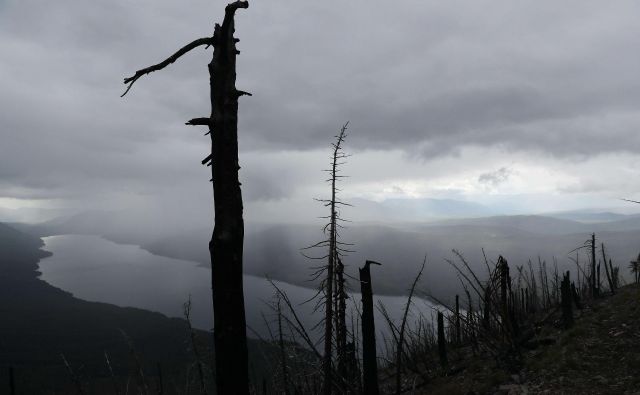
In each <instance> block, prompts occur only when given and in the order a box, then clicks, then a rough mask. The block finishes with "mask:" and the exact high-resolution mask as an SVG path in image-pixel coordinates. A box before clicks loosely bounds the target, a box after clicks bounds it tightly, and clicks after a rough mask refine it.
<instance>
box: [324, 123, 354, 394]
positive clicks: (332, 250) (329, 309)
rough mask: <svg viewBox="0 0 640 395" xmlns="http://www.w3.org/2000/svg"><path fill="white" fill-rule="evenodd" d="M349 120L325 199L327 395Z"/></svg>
mask: <svg viewBox="0 0 640 395" xmlns="http://www.w3.org/2000/svg"><path fill="white" fill-rule="evenodd" d="M348 124H349V123H348V122H347V123H346V124H345V125H344V126H343V127H342V129H341V130H340V134H338V136H337V141H336V142H335V143H334V144H333V155H332V161H331V169H330V170H329V174H330V179H329V180H330V182H331V199H330V200H328V201H327V200H324V201H323V202H325V204H326V205H327V206H329V208H330V214H329V224H328V226H327V227H328V229H329V254H328V257H327V258H328V261H327V266H326V272H327V277H326V279H325V281H324V287H325V292H324V297H325V318H324V321H325V322H324V325H325V327H324V357H323V360H322V374H323V393H324V394H325V395H331V393H332V389H333V385H334V380H333V379H334V378H333V368H332V356H333V350H332V349H333V343H332V342H333V332H334V328H333V321H334V319H335V317H334V314H335V313H336V312H334V309H333V307H334V303H336V293H337V292H336V290H335V289H334V282H335V272H336V265H337V263H338V250H339V247H338V240H337V238H338V234H337V232H338V223H337V222H338V220H339V215H338V212H337V209H336V206H337V205H339V204H343V203H342V202H340V201H338V200H337V187H336V182H337V181H338V179H339V178H340V175H338V167H339V166H340V163H341V162H340V161H341V160H342V159H344V158H345V157H346V155H345V154H344V153H343V152H342V151H341V146H342V143H343V141H344V139H345V137H346V131H347V126H348Z"/></svg>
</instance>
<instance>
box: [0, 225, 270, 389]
mask: <svg viewBox="0 0 640 395" xmlns="http://www.w3.org/2000/svg"><path fill="white" fill-rule="evenodd" d="M41 246H42V242H41V240H40V239H38V238H36V237H33V236H29V235H26V234H24V233H21V232H19V231H17V230H15V229H13V228H11V227H9V226H6V225H4V224H1V223H0V317H2V319H0V372H1V374H0V393H8V388H9V383H8V374H7V371H8V368H9V367H10V366H12V367H14V371H15V377H16V387H17V390H18V392H17V393H19V394H20V393H23V394H40V393H47V394H48V393H53V392H52V391H53V390H56V389H57V390H58V391H60V390H62V391H63V393H67V392H65V391H70V387H71V386H72V380H71V377H70V374H69V373H68V372H67V369H66V367H65V366H64V364H63V360H62V357H61V354H64V355H65V357H66V359H67V361H68V362H69V364H70V365H71V367H72V368H73V369H74V371H75V373H76V374H77V375H78V376H79V378H80V380H81V382H82V383H83V384H82V385H83V386H85V388H84V389H85V391H86V392H85V393H92V394H100V393H102V392H101V390H105V391H107V392H106V393H112V392H113V386H112V383H111V380H110V379H109V376H110V375H109V372H108V369H107V366H106V363H105V359H104V353H105V351H106V352H107V353H108V354H109V357H110V359H111V363H112V366H113V369H114V371H115V374H116V375H117V376H119V377H118V381H120V382H121V384H122V386H123V387H121V388H124V383H125V382H126V381H127V380H128V378H129V377H132V378H131V380H132V382H131V386H133V385H134V382H135V381H136V375H135V374H133V375H131V374H130V373H131V372H132V370H134V369H135V366H136V363H135V358H132V355H131V353H130V348H129V345H128V341H127V338H128V339H130V341H131V344H133V347H134V348H135V352H136V354H137V356H138V357H139V358H140V361H141V363H142V366H143V368H144V370H145V375H146V383H145V385H146V386H148V388H150V390H153V389H154V388H155V387H156V385H157V375H158V365H159V366H160V367H161V369H162V376H163V380H164V387H165V389H164V391H165V392H164V393H166V394H167V393H173V391H172V388H176V387H175V386H176V385H178V386H180V388H184V385H185V380H184V375H185V372H186V370H187V368H188V366H189V365H190V364H192V363H193V361H194V356H193V352H192V351H191V343H190V341H189V332H188V329H187V324H186V321H184V320H182V319H175V318H167V317H166V316H164V315H162V314H159V313H152V312H149V311H145V310H140V309H134V308H122V307H117V306H113V305H109V304H106V303H94V302H86V301H83V300H80V299H76V298H74V297H73V296H72V295H71V294H69V293H67V292H65V291H62V290H60V289H58V288H55V287H52V286H50V285H49V284H47V283H45V282H44V281H42V280H40V279H38V272H37V262H38V260H39V259H40V258H41V257H43V256H46V254H47V253H45V252H44V251H42V250H40V249H39V248H40V247H41ZM210 337H211V336H210V334H208V333H206V332H199V334H198V338H199V340H200V341H202V344H201V347H202V350H201V352H205V351H206V355H207V361H205V362H208V360H210V359H209V358H210V352H209V351H208V349H210V347H211V341H210V340H211V339H210ZM250 348H251V350H252V352H251V354H252V361H253V366H254V367H255V368H256V369H255V374H256V375H264V373H263V372H262V369H261V368H260V367H261V366H263V367H264V366H266V364H265V361H263V360H262V358H261V357H258V356H259V355H262V353H261V352H258V351H256V350H257V349H258V345H257V342H255V341H254V342H251V344H250ZM138 384H140V385H142V384H141V383H140V382H139V383H138ZM98 388H100V390H99V389H98ZM57 393H60V392H57Z"/></svg>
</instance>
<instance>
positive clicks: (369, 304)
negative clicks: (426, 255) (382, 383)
mask: <svg viewBox="0 0 640 395" xmlns="http://www.w3.org/2000/svg"><path fill="white" fill-rule="evenodd" d="M372 264H373V265H380V264H379V263H378V262H374V261H366V262H365V263H364V266H363V267H362V269H359V271H360V292H361V293H362V376H363V377H362V382H363V383H362V389H363V393H364V394H368V395H378V394H379V393H380V390H379V388H378V359H377V356H376V324H375V319H374V316H373V289H372V287H371V270H370V265H372Z"/></svg>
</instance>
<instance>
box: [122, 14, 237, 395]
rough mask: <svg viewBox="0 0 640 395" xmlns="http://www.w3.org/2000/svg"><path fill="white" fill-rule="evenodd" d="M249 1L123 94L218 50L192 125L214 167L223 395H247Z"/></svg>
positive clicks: (215, 284)
mask: <svg viewBox="0 0 640 395" xmlns="http://www.w3.org/2000/svg"><path fill="white" fill-rule="evenodd" d="M248 7H249V3H248V2H247V1H235V2H233V3H231V4H229V5H227V6H226V8H225V16H224V20H223V22H222V25H219V24H216V25H215V29H214V33H213V36H212V37H204V38H199V39H197V40H195V41H193V42H191V43H189V44H187V45H186V46H184V47H183V48H181V49H180V50H178V51H177V52H176V53H175V54H173V55H171V56H170V57H169V58H167V59H166V60H164V61H163V62H161V63H158V64H156V65H153V66H150V67H147V68H144V69H141V70H138V71H136V73H135V75H133V76H132V77H129V78H125V79H124V82H125V84H128V87H127V90H126V91H125V92H124V94H123V95H122V96H124V95H125V94H126V93H127V92H128V91H129V89H131V87H132V86H133V84H134V83H135V82H136V81H137V80H138V79H139V78H140V77H142V76H144V75H146V74H149V73H151V72H154V71H157V70H161V69H163V68H165V67H166V66H168V65H170V64H171V63H173V62H175V61H176V60H178V58H180V57H181V56H182V55H184V54H186V53H187V52H189V51H191V50H192V49H195V48H197V47H200V46H206V47H209V46H211V47H213V58H212V60H211V62H210V63H209V75H210V90H211V115H210V116H209V117H205V118H194V119H192V120H190V121H189V122H187V124H188V125H202V126H208V127H209V133H208V134H209V135H210V136H211V153H210V154H209V156H207V157H206V158H205V159H204V160H203V161H202V163H203V164H207V163H209V162H210V164H211V175H212V179H211V181H212V182H213V195H214V206H215V207H214V211H215V225H214V230H213V235H212V237H211V241H210V242H209V251H210V255H211V276H212V280H211V281H212V294H213V308H214V330H213V334H214V344H215V367H216V387H217V393H218V394H248V393H249V377H248V362H247V336H246V323H245V314H244V294H243V284H242V283H243V281H242V255H243V240H244V221H243V218H242V192H241V190H240V182H239V180H238V170H239V169H240V166H239V164H238V98H239V97H240V96H242V95H249V94H248V93H247V92H243V91H240V90H238V89H236V86H235V82H236V56H237V55H238V54H239V53H240V51H238V50H237V49H236V43H237V42H238V41H239V40H238V39H236V38H234V37H233V33H234V31H235V28H234V25H235V22H234V17H235V12H236V10H237V9H239V8H248Z"/></svg>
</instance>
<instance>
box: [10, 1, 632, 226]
mask: <svg viewBox="0 0 640 395" xmlns="http://www.w3.org/2000/svg"><path fill="white" fill-rule="evenodd" d="M225 4H226V2H221V1H218V0H215V1H214V0H206V1H205V0H202V1H195V0H194V1H192V0H190V1H184V0H181V1H178V0H173V1H170V0H135V1H133V0H130V1H125V0H109V1H106V0H94V1H84V0H75V1H73V0H56V1H36V0H33V1H32V0H0V48H1V49H2V56H1V57H0V87H1V89H0V120H1V121H0V122H1V123H0V126H1V127H0V138H1V139H2V140H1V141H2V142H1V143H0V206H4V207H35V206H37V207H39V206H46V207H49V206H56V207H77V208H79V209H91V208H98V209H113V208H123V209H126V208H134V207H140V206H153V207H162V208H163V210H166V211H165V212H167V213H168V212H172V213H173V214H175V215H176V216H180V215H182V214H183V213H184V211H189V212H190V213H192V214H194V213H207V215H208V214H209V213H210V212H211V187H210V184H209V183H208V180H209V178H210V176H209V173H208V170H209V169H208V168H205V167H203V166H201V165H200V160H201V159H203V158H204V157H205V156H206V155H207V153H208V151H209V139H208V137H204V136H203V133H201V132H202V130H200V128H194V127H187V126H185V125H184V122H185V121H186V120H188V119H190V118H194V117H200V116H207V115H208V114H209V112H210V109H209V103H208V74H207V67H206V66H207V63H208V62H209V60H210V56H211V51H210V50H206V51H205V50H204V49H203V48H199V49H196V50H194V51H192V52H191V53H189V54H188V55H186V56H184V57H182V58H181V59H180V60H179V61H178V62H177V63H176V64H174V65H172V66H170V67H168V68H167V69H165V70H163V71H161V72H157V73H154V74H152V75H149V76H146V77H144V78H142V79H141V80H139V81H138V82H137V83H136V85H135V86H134V88H133V89H132V90H131V92H130V93H129V94H128V95H127V96H126V97H124V98H120V94H121V93H122V92H123V90H124V85H123V84H122V79H123V78H124V77H125V76H130V75H132V74H133V73H134V72H135V70H137V69H139V68H142V67H146V66H148V65H151V64H153V63H157V62H159V61H161V60H163V59H164V58H165V57H167V56H168V55H170V54H171V53H173V52H174V51H175V50H177V49H178V48H180V47H182V46H183V45H184V44H186V43H188V42H190V41H192V40H193V39H195V38H199V37H205V36H208V35H210V34H211V33H212V31H213V23H214V22H215V21H221V19H222V16H223V9H224V5H225ZM638 15H640V3H639V2H637V1H616V2H603V1H585V0H579V1H562V2H557V1H539V0H536V1H512V0H504V1H500V0H491V1H440V0H433V1H425V0H415V1H384V2H383V1H357V0H353V1H347V2H344V1H340V2H338V1H333V0H331V1H327V0H325V1H315V2H312V1H284V0H282V1H279V0H269V1H256V0H254V1H252V2H250V7H249V9H248V10H240V11H238V13H237V18H236V24H237V25H236V36H237V37H238V38H240V40H241V41H240V43H239V49H240V50H241V51H242V53H241V55H240V57H239V58H238V82H237V85H238V88H239V89H242V90H246V91H249V92H251V93H253V97H243V98H241V99H240V125H239V128H240V129H239V134H240V150H241V152H240V160H241V165H242V170H241V177H242V181H243V188H244V189H243V192H244V196H245V201H246V210H247V217H250V218H262V219H269V218H276V217H278V216H282V215H285V216H286V215H288V216H304V215H306V214H305V213H306V212H307V211H308V210H311V209H314V210H315V208H317V203H316V202H314V201H313V198H314V197H323V196H324V195H326V193H325V192H326V185H324V184H323V182H322V181H323V178H324V174H323V173H322V172H321V169H323V168H324V167H326V162H327V159H328V154H329V149H328V148H329V144H330V143H331V142H332V139H333V136H334V135H335V134H336V132H337V131H338V130H339V128H340V126H341V125H342V124H343V123H344V122H346V121H347V120H348V121H350V128H349V136H348V139H347V142H346V145H345V148H346V150H347V151H348V152H350V153H352V154H353V156H352V157H351V158H350V159H349V163H348V164H347V165H346V166H345V172H346V173H348V174H350V175H351V178H350V179H349V180H348V181H347V183H345V185H344V194H345V197H346V198H366V199H372V200H377V201H381V200H384V199H387V198H420V197H426V198H452V199H460V200H466V201H472V202H479V203H485V204H488V203H491V204H502V203H504V204H505V206H509V207H513V206H520V207H521V208H522V209H523V210H529V211H530V212H543V211H553V210H567V209H572V208H584V207H597V208H608V207H624V205H622V204H621V203H620V202H619V201H618V200H616V199H618V198H620V197H628V198H640V160H639V159H640V134H639V133H638V127H639V126H640V107H639V105H640V78H639V75H638V73H639V71H640V39H639V37H640V23H638ZM632 209H636V208H635V207H633V208H632ZM194 215H195V214H194ZM205 217H206V216H205Z"/></svg>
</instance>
